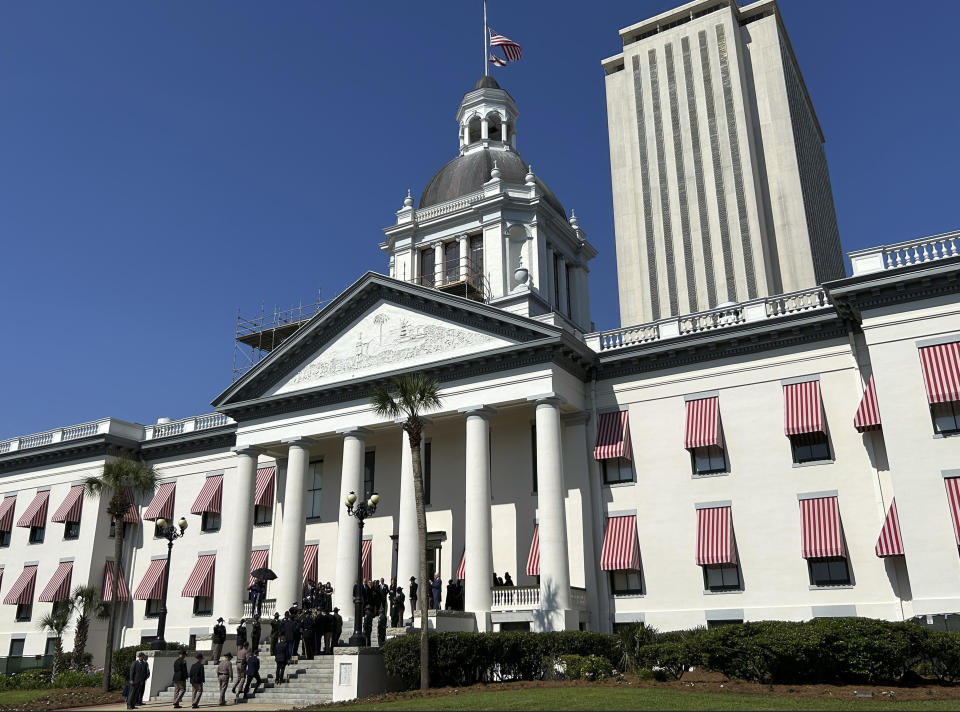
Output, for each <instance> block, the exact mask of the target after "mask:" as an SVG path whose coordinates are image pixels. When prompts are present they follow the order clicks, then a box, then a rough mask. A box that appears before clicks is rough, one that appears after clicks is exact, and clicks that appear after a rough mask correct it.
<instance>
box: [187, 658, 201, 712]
mask: <svg viewBox="0 0 960 712" xmlns="http://www.w3.org/2000/svg"><path fill="white" fill-rule="evenodd" d="M203 678H204V676H203V653H197V662H195V663H194V664H193V665H191V666H190V687H191V688H192V689H193V704H192V705H190V706H191V707H193V708H194V709H196V708H197V707H199V706H200V698H201V697H203Z"/></svg>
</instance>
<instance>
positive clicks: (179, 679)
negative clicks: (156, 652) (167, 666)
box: [173, 650, 190, 709]
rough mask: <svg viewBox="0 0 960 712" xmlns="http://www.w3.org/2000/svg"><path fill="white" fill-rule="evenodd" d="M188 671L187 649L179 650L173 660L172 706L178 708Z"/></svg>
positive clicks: (185, 689) (184, 689)
mask: <svg viewBox="0 0 960 712" xmlns="http://www.w3.org/2000/svg"><path fill="white" fill-rule="evenodd" d="M189 677H190V672H189V671H188V670H187V651H186V650H181V651H180V655H178V656H177V659H176V660H174V661H173V706H174V707H175V708H178V709H179V708H180V703H181V702H182V701H183V696H184V694H186V692H187V679H188V678H189Z"/></svg>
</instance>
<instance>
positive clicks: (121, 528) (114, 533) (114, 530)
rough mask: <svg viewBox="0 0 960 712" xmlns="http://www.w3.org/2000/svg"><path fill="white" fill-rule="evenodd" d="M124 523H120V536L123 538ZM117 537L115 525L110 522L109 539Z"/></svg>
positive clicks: (113, 522)
mask: <svg viewBox="0 0 960 712" xmlns="http://www.w3.org/2000/svg"><path fill="white" fill-rule="evenodd" d="M126 526H127V523H126V522H120V536H121V537H123V536H124V535H125V534H126ZM116 536H117V523H116V522H115V521H113V520H112V519H111V520H110V538H111V539H113V538H114V537H116Z"/></svg>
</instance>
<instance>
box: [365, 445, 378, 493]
mask: <svg viewBox="0 0 960 712" xmlns="http://www.w3.org/2000/svg"><path fill="white" fill-rule="evenodd" d="M376 462H377V453H376V451H374V450H368V451H367V452H366V454H365V455H364V458H363V498H364V500H366V499H369V498H370V495H372V494H373V493H374V492H376V489H377V488H376V483H375V482H374V469H375V467H374V466H375V465H376Z"/></svg>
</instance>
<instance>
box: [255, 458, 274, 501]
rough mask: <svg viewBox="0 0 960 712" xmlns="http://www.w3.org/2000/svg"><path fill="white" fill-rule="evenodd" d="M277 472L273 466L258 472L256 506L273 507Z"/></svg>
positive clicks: (262, 468)
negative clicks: (274, 483)
mask: <svg viewBox="0 0 960 712" xmlns="http://www.w3.org/2000/svg"><path fill="white" fill-rule="evenodd" d="M276 472H277V468H276V467H274V466H272V465H271V466H270V467H261V468H260V469H258V470H257V491H256V494H255V495H254V497H253V504H254V505H255V506H257V507H272V506H273V482H274V480H275V479H276Z"/></svg>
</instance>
